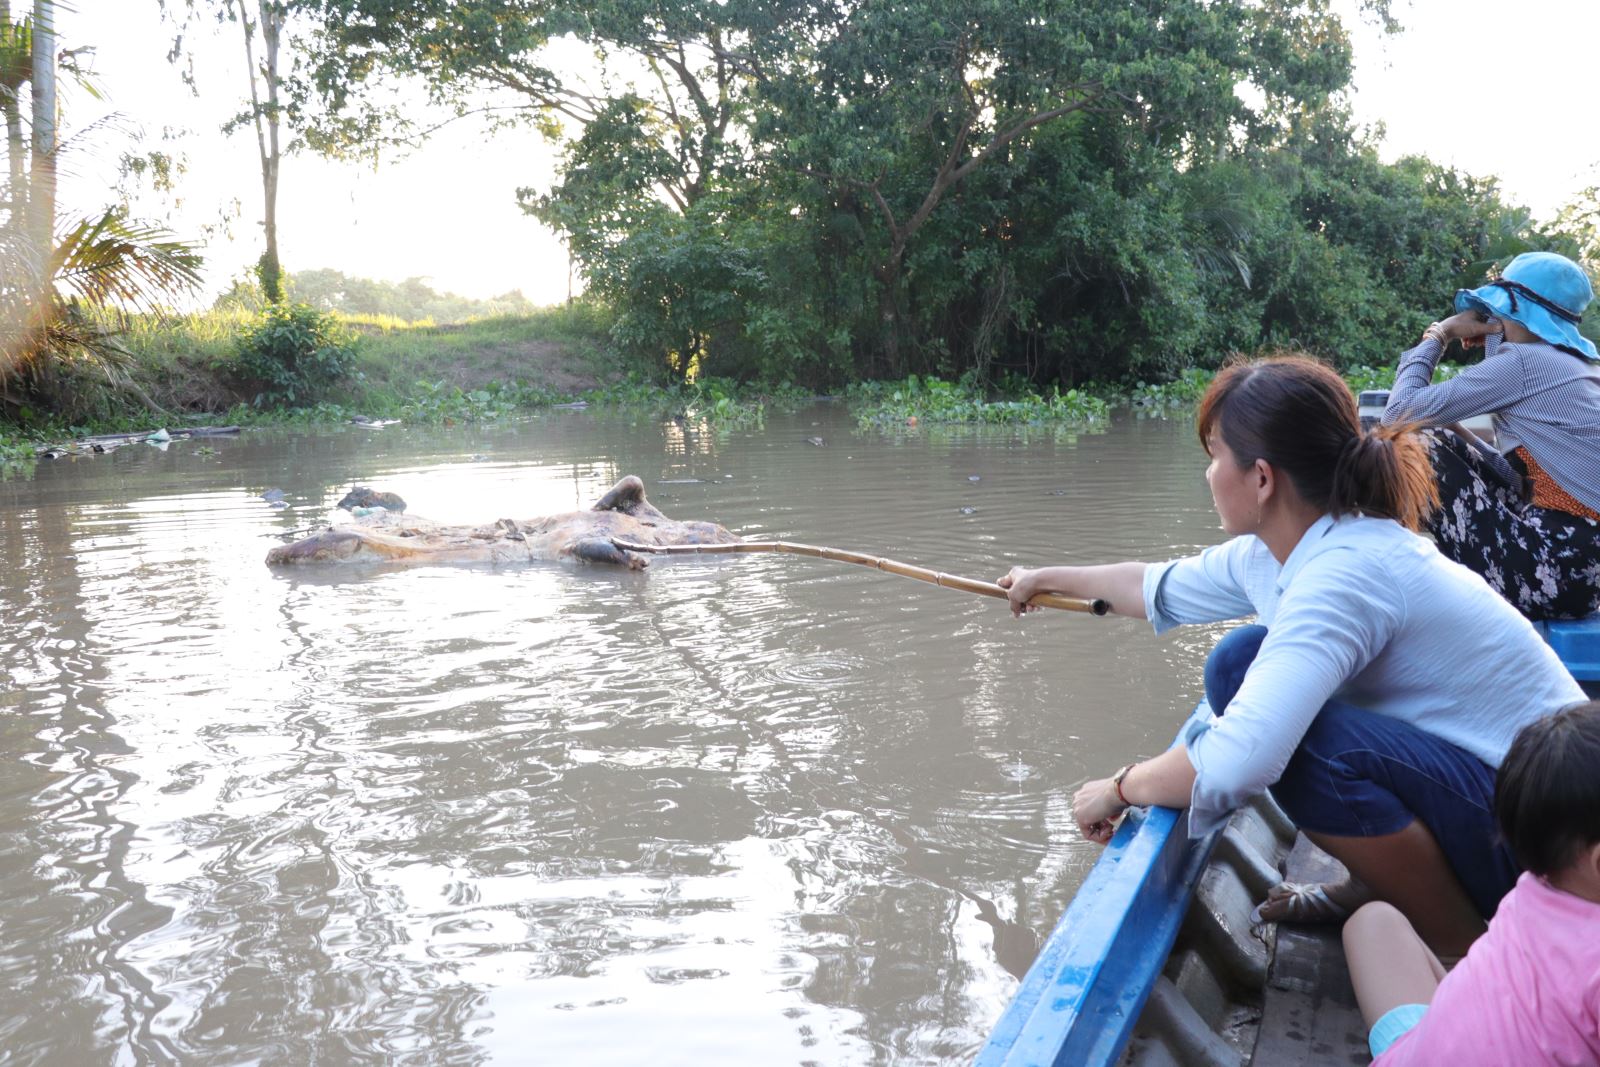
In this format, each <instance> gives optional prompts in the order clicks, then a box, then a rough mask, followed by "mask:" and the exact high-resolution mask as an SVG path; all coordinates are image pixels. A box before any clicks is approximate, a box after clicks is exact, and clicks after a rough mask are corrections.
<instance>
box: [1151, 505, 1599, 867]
mask: <svg viewBox="0 0 1600 1067" xmlns="http://www.w3.org/2000/svg"><path fill="white" fill-rule="evenodd" d="M1144 602H1145V613H1146V615H1147V616H1148V617H1149V618H1150V621H1151V622H1152V623H1153V624H1154V625H1155V628H1156V632H1157V633H1162V632H1164V631H1166V630H1169V629H1171V628H1172V627H1174V626H1177V625H1180V624H1183V623H1198V622H1218V621H1221V620H1224V619H1236V618H1242V617H1245V616H1248V615H1255V616H1257V617H1258V621H1260V622H1261V624H1262V625H1264V626H1266V627H1267V638H1266V640H1265V641H1264V642H1263V643H1262V645H1261V651H1260V652H1259V653H1258V654H1257V655H1256V659H1255V662H1254V663H1252V664H1251V666H1250V670H1249V672H1248V673H1247V674H1246V675H1245V679H1244V684H1243V685H1242V686H1241V687H1240V689H1239V692H1238V694H1237V695H1236V696H1235V697H1234V698H1233V702H1232V703H1230V704H1229V705H1228V708H1227V714H1226V715H1223V716H1221V717H1218V718H1214V719H1213V720H1212V721H1211V724H1210V726H1209V728H1208V729H1205V730H1202V731H1196V732H1195V734H1194V735H1193V736H1191V737H1189V738H1188V739H1186V747H1187V748H1188V752H1189V759H1190V761H1191V762H1192V763H1193V764H1194V768H1195V771H1196V778H1195V783H1194V792H1193V795H1192V797H1191V800H1190V809H1189V830H1190V833H1192V834H1194V835H1196V836H1198V835H1200V834H1204V833H1207V832H1209V831H1210V830H1212V829H1215V828H1216V827H1218V826H1220V825H1222V823H1223V822H1225V821H1226V820H1227V817H1228V815H1229V813H1230V812H1232V811H1233V810H1234V809H1235V808H1237V807H1239V806H1240V805H1241V804H1243V803H1245V802H1246V801H1247V800H1249V799H1250V798H1251V797H1253V796H1256V795H1257V794H1259V793H1262V792H1264V791H1265V790H1266V788H1267V787H1268V786H1269V785H1271V784H1272V783H1274V782H1276V781H1277V780H1278V778H1279V777H1280V776H1281V775H1282V774H1283V769H1284V767H1285V766H1287V765H1288V762H1289V757H1290V755H1292V754H1293V752H1294V749H1295V746H1296V745H1298V744H1299V743H1300V738H1301V737H1302V736H1304V734H1305V732H1306V730H1307V729H1308V728H1309V727H1310V725H1311V721H1312V720H1313V719H1314V718H1316V715H1317V712H1318V711H1319V710H1320V709H1321V708H1322V705H1323V704H1325V703H1327V702H1328V701H1329V700H1330V699H1334V698H1337V699H1339V700H1341V701H1343V702H1345V703H1348V704H1354V705H1356V706H1357V707H1362V708H1366V709H1368V710H1370V711H1375V712H1378V713H1379V714H1382V715H1393V716H1394V717H1395V718H1397V719H1401V720H1403V721H1405V722H1409V723H1411V724H1413V725H1414V726H1416V727H1418V728H1419V729H1422V730H1426V731H1427V732H1428V733H1430V734H1433V735H1434V736H1435V737H1438V738H1440V739H1442V740H1445V741H1448V742H1450V743H1451V744H1453V745H1456V746H1458V747H1460V748H1463V749H1465V750H1466V751H1468V752H1470V753H1472V754H1473V755H1474V756H1477V757H1478V758H1479V759H1481V760H1483V761H1484V762H1485V763H1487V764H1489V765H1490V766H1492V767H1498V766H1499V765H1500V760H1501V759H1502V758H1503V757H1504V756H1505V753H1506V749H1507V748H1509V747H1510V745H1511V739H1512V738H1513V737H1515V736H1516V733H1517V731H1518V730H1520V729H1521V728H1522V727H1523V726H1524V725H1526V724H1527V723H1529V722H1531V721H1533V720H1534V719H1537V718H1540V717H1542V716H1544V715H1548V714H1551V713H1552V712H1555V711H1559V710H1560V709H1562V708H1564V707H1567V706H1569V705H1572V704H1575V703H1578V702H1580V701H1582V700H1584V699H1585V697H1584V693H1583V690H1582V689H1581V688H1580V687H1579V686H1578V683H1577V682H1575V681H1574V680H1573V678H1572V675H1571V674H1569V673H1568V672H1567V669H1566V667H1565V666H1563V665H1562V663H1561V660H1560V659H1559V658H1558V657H1557V656H1556V654H1555V653H1554V652H1553V651H1552V650H1551V649H1550V646H1549V645H1548V644H1546V643H1545V641H1544V639H1543V638H1541V637H1540V636H1539V634H1538V632H1537V631H1535V630H1534V628H1533V626H1532V625H1531V624H1530V623H1529V622H1528V620H1527V619H1525V618H1524V617H1523V616H1522V615H1521V613H1519V612H1518V611H1517V610H1516V609H1515V608H1513V607H1512V606H1511V605H1510V604H1508V603H1507V602H1506V601H1505V600H1504V599H1502V598H1501V597H1500V596H1499V595H1498V594H1497V593H1495V592H1494V591H1493V590H1492V589H1490V588H1489V586H1488V585H1487V584H1485V583H1484V581H1483V579H1482V578H1480V577H1479V576H1478V575H1476V574H1474V573H1473V572H1472V571H1470V570H1468V569H1467V568H1465V567H1463V566H1461V565H1460V564H1458V563H1454V562H1451V561H1450V560H1448V559H1446V558H1445V557H1444V556H1443V555H1441V554H1440V553H1439V551H1438V549H1437V548H1435V547H1434V545H1433V542H1432V541H1429V540H1428V539H1426V538H1424V537H1420V536H1418V535H1416V534H1414V533H1412V532H1411V531H1409V530H1407V529H1406V528H1405V527H1403V526H1401V525H1400V524H1399V523H1397V522H1394V521H1392V520H1389V519H1376V518H1368V517H1365V516H1360V515H1347V516H1344V517H1342V518H1339V519H1334V518H1332V517H1331V516H1326V515H1325V516H1323V517H1322V518H1321V519H1319V520H1317V521H1316V522H1315V523H1313V524H1312V526H1311V528H1310V529H1309V530H1307V531H1306V534H1305V536H1304V537H1302V538H1301V539H1300V543H1299V544H1298V545H1296V546H1295V548H1294V551H1293V552H1291V553H1290V554H1289V558H1288V560H1286V561H1285V562H1284V563H1283V565H1282V566H1279V564H1278V561H1277V560H1276V559H1274V558H1273V556H1272V553H1271V552H1269V551H1268V550H1267V546H1266V545H1265V544H1263V543H1262V542H1261V541H1260V540H1259V539H1257V538H1255V537H1253V536H1244V537H1236V538H1234V539H1233V540H1231V541H1227V542H1225V543H1223V544H1220V545H1215V546H1213V547H1211V548H1208V549H1206V550H1205V551H1204V552H1201V553H1200V554H1199V555H1198V556H1191V557H1189V558H1187V559H1179V560H1173V561H1171V562H1169V563H1159V564H1153V565H1152V566H1150V567H1149V568H1148V569H1147V570H1146V571H1145V576H1144Z"/></svg>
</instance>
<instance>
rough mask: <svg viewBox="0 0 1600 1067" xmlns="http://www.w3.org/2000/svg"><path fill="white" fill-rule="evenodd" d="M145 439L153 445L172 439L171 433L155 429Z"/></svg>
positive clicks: (162, 443)
mask: <svg viewBox="0 0 1600 1067" xmlns="http://www.w3.org/2000/svg"><path fill="white" fill-rule="evenodd" d="M145 440H146V441H148V442H149V443H151V444H153V445H164V444H166V443H167V442H168V441H171V440H172V435H171V434H170V433H168V432H167V431H166V430H157V431H155V432H154V433H152V434H150V436H148V437H146V438H145Z"/></svg>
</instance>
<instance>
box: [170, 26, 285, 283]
mask: <svg viewBox="0 0 1600 1067" xmlns="http://www.w3.org/2000/svg"><path fill="white" fill-rule="evenodd" d="M180 2H181V6H180ZM160 3H161V6H162V10H163V11H164V12H166V13H167V14H168V15H169V16H171V17H173V18H174V19H175V20H176V22H177V25H178V35H177V37H176V39H175V40H174V41H173V46H172V51H171V53H170V55H171V58H172V59H173V61H174V62H176V61H178V60H179V59H181V58H182V57H183V56H184V51H183V38H184V31H185V30H187V29H188V28H189V27H190V25H191V24H192V23H193V21H194V20H195V18H196V17H197V16H198V15H199V14H200V13H201V12H202V11H207V10H208V11H209V12H210V13H211V15H212V16H213V17H214V18H215V20H216V21H217V22H218V23H219V24H221V25H225V26H227V25H231V26H233V27H236V28H237V30H238V32H239V35H240V41H241V45H242V47H243V50H244V64H243V69H244V73H245V81H246V84H247V86H248V89H249V101H250V103H249V106H248V107H247V108H245V109H244V110H243V111H242V112H240V113H239V114H238V115H236V116H234V117H233V118H232V119H230V120H228V122H226V123H225V124H224V125H223V132H224V133H233V132H234V131H236V130H238V129H241V128H243V127H245V126H249V127H250V128H251V129H252V130H253V131H254V133H255V137H256V158H257V161H258V162H259V164H260V168H261V202H262V227H263V231H264V236H265V241H266V248H265V250H264V251H263V252H262V254H261V258H260V260H259V261H258V262H257V265H256V274H257V276H258V277H259V278H260V280H261V290H262V293H263V294H264V295H265V296H266V298H267V300H268V301H269V302H270V303H273V304H278V303H282V301H283V298H284V296H283V265H282V260H281V258H280V256H279V253H278V179H279V175H280V174H281V172H282V168H283V155H284V152H285V151H286V150H287V148H289V147H292V145H290V146H285V144H284V143H283V142H284V128H285V125H286V124H292V123H294V122H296V121H297V120H298V117H299V116H300V114H301V112H302V107H301V102H302V100H303V95H304V88H303V83H302V82H299V81H297V80H294V79H292V78H291V77H290V71H289V70H288V69H286V68H285V66H284V62H285V56H284V51H283V46H284V42H285V36H286V33H287V30H288V19H289V3H288V2H286V0H255V2H254V3H251V2H250V0H160ZM186 77H187V75H186ZM190 81H191V84H192V83H193V82H192V77H190Z"/></svg>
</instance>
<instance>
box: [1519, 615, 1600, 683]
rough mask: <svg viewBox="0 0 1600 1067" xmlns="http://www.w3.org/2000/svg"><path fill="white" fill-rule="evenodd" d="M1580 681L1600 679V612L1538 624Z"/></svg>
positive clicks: (1541, 631)
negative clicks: (1566, 620)
mask: <svg viewBox="0 0 1600 1067" xmlns="http://www.w3.org/2000/svg"><path fill="white" fill-rule="evenodd" d="M1534 625H1535V626H1536V627H1538V629H1539V632H1540V633H1541V634H1543V635H1544V639H1545V640H1546V641H1548V642H1550V647H1551V648H1553V649H1555V650H1556V654H1557V655H1558V656H1560V657H1561V659H1562V661H1563V662H1564V663H1566V665H1567V669H1568V670H1570V671H1571V672H1572V676H1573V677H1574V678H1576V679H1577V680H1578V681H1580V682H1595V681H1600V615H1591V616H1589V617H1588V618H1587V619H1579V620H1578V621H1577V622H1540V623H1535V624H1534Z"/></svg>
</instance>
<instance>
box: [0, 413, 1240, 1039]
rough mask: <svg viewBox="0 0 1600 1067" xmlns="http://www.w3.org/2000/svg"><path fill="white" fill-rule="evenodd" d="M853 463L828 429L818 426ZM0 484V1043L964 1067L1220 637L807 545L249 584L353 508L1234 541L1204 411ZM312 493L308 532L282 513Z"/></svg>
mask: <svg viewBox="0 0 1600 1067" xmlns="http://www.w3.org/2000/svg"><path fill="white" fill-rule="evenodd" d="M811 437H820V438H822V440H823V441H824V444H823V445H822V446H820V447H819V446H816V445H813V444H810V443H808V442H807V438H811ZM209 446H210V447H209V449H203V448H201V447H200V446H199V444H197V443H183V442H179V443H174V444H173V445H172V446H171V447H170V448H168V449H167V450H166V451H164V452H163V451H158V450H157V449H155V448H153V447H150V446H144V445H140V446H136V447H129V448H125V449H122V450H120V451H117V452H114V453H112V454H110V455H107V456H101V457H95V458H92V459H79V460H58V461H55V462H50V461H42V462H41V463H40V464H39V466H38V468H37V470H36V471H35V473H33V474H32V475H30V476H28V477H25V478H20V479H12V480H9V481H5V482H0V553H3V559H4V567H3V569H0V606H3V610H4V617H5V624H4V626H3V627H0V766H3V772H0V1062H3V1063H7V1064H62V1063H70V1064H138V1063H192V1064H237V1063H269V1064H300V1063H313V1062H314V1063H319V1064H342V1063H362V1064H377V1063H387V1062H403V1063H412V1064H436V1063H437V1064H445V1063H449V1064H457V1063H460V1064H467V1063H481V1062H489V1061H498V1062H504V1063H540V1064H543V1063H550V1064H573V1063H584V1064H624V1063H627V1064H633V1063H642V1062H648V1063H695V1064H701V1065H705V1064H719V1065H720V1064H747V1063H761V1064H827V1065H835V1064H877V1063H904V1064H932V1063H946V1062H960V1061H963V1060H965V1059H968V1058H970V1056H971V1055H972V1054H973V1052H974V1051H975V1050H976V1049H977V1047H978V1046H979V1045H980V1044H981V1042H982V1040H983V1036H984V1034H985V1033H986V1032H987V1030H988V1028H989V1027H990V1026H991V1025H992V1024H993V1022H994V1021H995V1019H996V1018H997V1017H998V1016H999V1014H1000V1012H1001V1010H1002V1008H1003V1007H1004V1005H1005V1002H1006V1000H1007V999H1008V998H1009V996H1010V994H1011V992H1012V990H1013V988H1014V987H1015V984H1016V980H1015V978H1014V977H1013V976H1012V974H1011V973H1009V971H1008V967H1012V968H1015V967H1018V966H1025V964H1026V960H1027V958H1028V954H1029V949H1030V947H1031V945H1032V942H1033V939H1034V938H1035V937H1042V936H1043V935H1044V934H1046V933H1047V932H1048V931H1049V929H1050V928H1051V926H1052V925H1053V924H1054V922H1055V920H1056V918H1057V917H1058V916H1059V914H1060V913H1061V911H1062V909H1063V908H1064V906H1065V903H1066V901H1067V900H1068V899H1069V897H1070V896H1071V894H1072V891H1073V889H1074V888H1075V887H1076V885H1077V884H1078V882H1079V881H1080V880H1081V879H1082V877H1083V875H1084V873H1085V871H1086V870H1087V869H1088V867H1089V865H1090V864H1092V863H1093V861H1094V859H1095V856H1096V853H1097V849H1096V848H1095V847H1094V846H1092V845H1088V844H1086V843H1084V842H1083V841H1081V840H1079V839H1078V837H1077V835H1076V833H1075V831H1074V830H1073V828H1072V824H1071V818H1070V816H1071V812H1070V807H1069V798H1070V796H1071V791H1072V788H1073V787H1074V786H1075V785H1076V784H1077V783H1078V782H1080V781H1081V780H1083V779H1084V778H1085V777H1087V776H1089V775H1091V774H1094V773H1105V772H1109V771H1110V770H1112V769H1114V768H1115V767H1116V766H1118V765H1119V764H1120V763H1122V762H1125V761H1126V760H1127V759H1128V758H1131V757H1132V756H1134V755H1136V754H1147V755H1148V754H1152V753H1154V752H1156V751H1159V750H1160V749H1161V748H1163V747H1164V746H1165V745H1166V744H1167V742H1168V740H1169V739H1170V738H1171V736H1172V735H1173V733H1174V731H1175V730H1176V728H1177V726H1178V724H1179V722H1180V721H1181V720H1182V718H1183V716H1184V715H1185V714H1186V713H1187V712H1188V711H1189V710H1190V708H1191V707H1192V705H1193V703H1194V701H1195V699H1196V698H1197V696H1198V693H1199V688H1200V665H1201V663H1202V661H1203V659H1204V655H1205V652H1206V650H1207V649H1208V648H1209V647H1210V644H1211V642H1212V641H1214V640H1215V638H1216V636H1217V633H1218V631H1217V630H1216V629H1214V628H1213V629H1191V630H1189V631H1179V632H1178V633H1176V634H1174V635H1171V636H1170V637H1167V638H1162V639H1157V638H1155V637H1153V636H1152V635H1151V634H1150V633H1149V630H1148V627H1147V626H1146V625H1145V624H1143V623H1136V622H1133V621H1129V620H1118V619H1093V618H1090V617H1087V616H1081V615H1072V614H1066V613H1062V612H1040V613H1038V614H1035V615H1032V616H1030V617H1028V618H1026V619H1023V620H1020V621H1019V620H1013V619H1012V618H1011V617H1010V615H1009V614H1008V613H1007V611H1006V609H1005V606H1004V604H1002V603H1000V602H998V601H992V600H986V599H981V598H978V597H973V596H970V595H966V594H961V593H956V592H951V591H947V590H940V589H935V588H932V587H929V586H926V585H921V584H919V583H915V582H911V581H907V580H905V579H902V578H896V577H891V576H888V575H882V574H878V573H874V572H871V571H867V570H864V569H862V568H859V567H850V566H844V565H841V564H836V563H829V562H823V561H817V560H809V559H804V558H798V557H788V556H745V557H721V558H703V559H696V558H673V559H658V560H657V561H656V562H655V564H654V565H653V566H651V567H650V569H649V570H647V571H645V572H642V573H623V572H619V571H615V570H610V569H603V568H599V567H586V566H578V565H573V564H557V563H552V564H543V565H539V564H535V565H528V566H520V567H501V568H493V567H420V568H412V569H389V570H383V569H372V568H365V569H362V568H344V569H340V568H331V569H327V570H323V571H311V570H304V571H299V572H294V573H278V572H273V571H270V570H269V569H268V568H267V567H266V566H265V565H264V563H263V557H264V556H265V554H266V551H267V549H268V548H269V547H271V546H273V545H275V544H278V543H281V542H280V536H281V535H282V534H285V533H287V532H288V531H291V530H295V529H298V528H301V527H304V526H308V525H310V524H311V523H313V522H315V521H317V520H318V519H321V518H324V517H326V516H327V515H328V514H329V513H330V510H331V508H332V505H333V504H334V502H335V501H337V500H338V498H339V497H340V495H342V493H343V491H344V490H345V489H346V488H348V487H349V486H350V485H351V484H353V483H356V482H361V483H365V484H372V485H375V486H378V487H381V488H387V489H392V490H396V491H398V492H399V493H400V494H401V495H402V496H404V497H405V498H406V499H407V500H408V501H409V502H410V506H411V510H412V511H413V512H415V513H417V514H421V515H426V516H429V517H432V518H436V519H440V520H445V521H451V522H480V521H483V522H487V521H492V520H494V519H497V518H500V517H504V516H509V517H517V518H528V517H532V516H535V515H539V514H543V513H547V512H551V511H559V510H569V509H572V508H576V507H583V506H587V505H588V504H589V503H592V502H593V500H594V499H596V498H597V497H598V496H599V495H600V494H601V493H602V492H603V491H604V490H605V489H606V488H607V487H609V486H610V485H611V483H612V482H613V481H614V480H615V479H616V478H617V477H618V476H620V475H622V474H627V473H635V474H638V475H640V476H641V477H642V478H643V479H644V480H645V483H646V486H647V488H648V491H649V493H650V497H651V499H652V500H653V501H654V502H656V503H657V504H658V506H660V507H661V509H662V510H663V511H665V512H666V513H667V514H669V515H671V516H673V517H675V518H706V519H713V520H716V521H718V522H721V523H723V524H724V525H726V526H727V527H728V528H730V529H731V530H733V531H734V532H736V533H739V534H741V535H744V536H747V537H761V538H768V537H781V538H786V539H790V540H798V541H808V542H812V543H819V544H829V545H835V546H838V547H844V548H854V549H860V550H864V551H871V552H875V553H879V554H882V555H887V556H892V557H894V558H897V559H901V560H904V561H906V562H908V563H915V564H918V565H922V566H928V567H934V568H937V569H942V570H946V571H952V572H955V573H960V574H966V575H970V576H973V577H980V578H986V579H993V578H994V577H996V576H997V575H999V574H1000V573H1002V572H1003V571H1004V570H1005V568H1006V567H1007V566H1009V565H1010V564H1011V563H1013V562H1035V563H1037V562H1094V561H1102V560H1111V559H1125V558H1152V559H1153V558H1167V557H1170V556H1172V555H1177V554H1182V553H1186V552H1189V551H1192V550H1194V549H1195V548H1197V547H1199V546H1202V545H1206V544H1211V543H1213V542H1215V541H1216V540H1219V539H1220V537H1221V534H1220V532H1219V531H1218V530H1217V524H1216V519H1215V516H1214V515H1213V513H1212V511H1211V507H1210V498H1209V496H1208V495H1207V492H1206V489H1205V484H1204V479H1203V476H1202V472H1203V466H1204V457H1203V456H1202V455H1201V453H1200V452H1199V450H1198V448H1197V446H1196V444H1195V442H1194V437H1193V434H1192V432H1191V430H1190V428H1189V424H1188V422H1187V421H1186V420H1185V419H1183V418H1178V419H1175V420H1172V421H1162V420H1134V419H1131V418H1128V417H1126V416H1122V417H1120V418H1119V419H1117V420H1116V421H1114V422H1113V423H1112V425H1110V426H1109V427H1108V428H1106V429H1105V430H1104V431H1102V432H1097V433H1088V434H1082V435H1077V436H1071V435H1064V436H1059V437H1056V436H1051V435H1033V436H1027V435H1018V434H1016V433H1013V432H1009V431H995V432H981V433H980V432H953V433H938V432H927V433H920V434H913V435H911V436H905V437H898V438H891V437H885V436H883V435H882V434H878V433H869V432H859V431H857V430H856V429H855V428H854V425H853V423H852V422H851V420H850V419H849V417H848V414H847V413H846V412H845V411H844V410H843V408H842V407H839V406H834V405H828V404H819V405H817V406H816V407H814V408H808V409H806V410H804V411H801V412H799V413H797V414H792V415H780V416H769V418H768V420H767V423H766V425H765V427H764V428H762V429H759V430H752V431H736V432H732V433H727V434H717V433H714V432H712V431H710V430H709V429H707V428H706V427H704V426H697V425H695V424H694V423H688V424H684V423H681V422H675V421H660V420H655V419H649V418H640V419H629V418H624V417H617V416H603V415H598V414H591V413H582V412H552V413H549V414H546V415H543V416H541V417H538V418H534V419H530V420H528V421H525V422H520V423H517V424H514V425H502V426H495V427H489V428H453V429H437V430H433V429H409V428H406V427H390V428H386V429H382V430H371V429H360V428H354V427H352V428H350V429H348V430H344V431H319V432H290V431H254V432H250V433H247V434H246V435H244V436H242V437H240V438H238V439H236V440H220V441H214V442H210V443H209ZM269 488H280V489H282V490H283V491H284V493H285V497H286V500H287V502H288V505H289V506H288V507H286V508H282V509H273V508H272V507H270V506H269V505H268V504H267V503H266V502H264V501H263V500H262V499H261V498H260V495H259V494H261V493H262V492H263V491H264V490H267V489H269Z"/></svg>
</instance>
